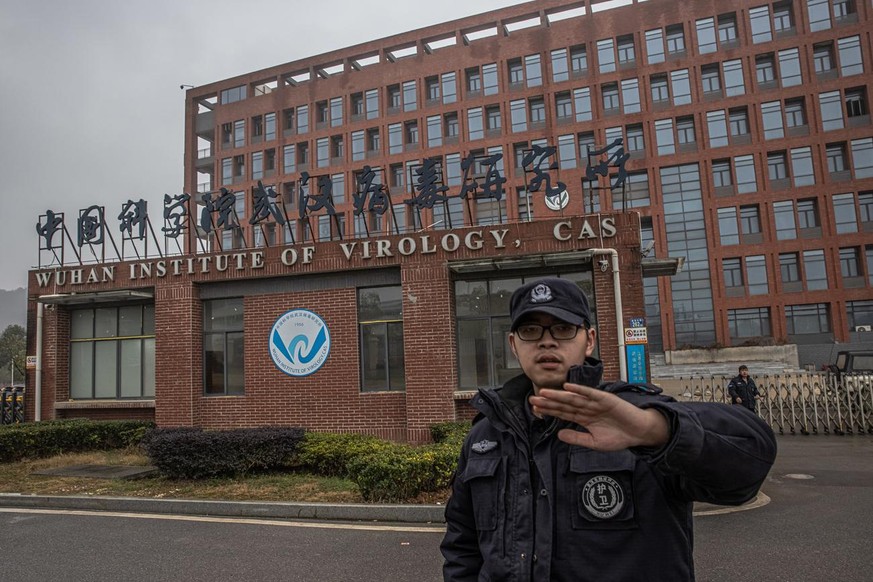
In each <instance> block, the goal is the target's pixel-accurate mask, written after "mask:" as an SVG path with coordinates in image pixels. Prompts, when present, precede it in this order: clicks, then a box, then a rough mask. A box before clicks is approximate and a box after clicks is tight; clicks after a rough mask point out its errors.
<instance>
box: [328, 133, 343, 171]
mask: <svg viewBox="0 0 873 582" xmlns="http://www.w3.org/2000/svg"><path fill="white" fill-rule="evenodd" d="M345 152H346V150H345V142H344V141H343V136H341V135H335V136H333V137H331V138H330V157H331V158H332V159H331V163H332V164H333V163H336V164H341V163H342V162H343V159H344V158H345V157H346V153H345Z"/></svg>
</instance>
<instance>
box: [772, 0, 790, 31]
mask: <svg viewBox="0 0 873 582" xmlns="http://www.w3.org/2000/svg"><path fill="white" fill-rule="evenodd" d="M790 2H791V0H787V1H785V2H780V3H778V4H774V5H773V30H774V31H776V33H777V34H778V33H780V32H791V31H793V30H794V13H793V11H792V9H791V3H790Z"/></svg>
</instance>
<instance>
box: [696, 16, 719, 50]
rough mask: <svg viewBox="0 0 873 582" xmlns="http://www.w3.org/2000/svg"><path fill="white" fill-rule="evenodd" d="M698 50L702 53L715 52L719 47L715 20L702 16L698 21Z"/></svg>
mask: <svg viewBox="0 0 873 582" xmlns="http://www.w3.org/2000/svg"><path fill="white" fill-rule="evenodd" d="M696 26H697V50H698V51H699V52H700V54H702V55H703V54H707V53H714V52H715V51H716V50H717V49H718V45H717V44H716V42H715V20H714V19H712V18H702V19H700V20H698V21H697V22H696Z"/></svg>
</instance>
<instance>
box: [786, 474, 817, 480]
mask: <svg viewBox="0 0 873 582" xmlns="http://www.w3.org/2000/svg"><path fill="white" fill-rule="evenodd" d="M785 478H786V479H799V480H807V479H815V477H813V476H812V475H806V474H805V473H789V474H787V475H785Z"/></svg>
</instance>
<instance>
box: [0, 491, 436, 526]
mask: <svg viewBox="0 0 873 582" xmlns="http://www.w3.org/2000/svg"><path fill="white" fill-rule="evenodd" d="M0 507H27V508H32V509H76V510H86V511H89V510H90V511H116V512H129V513H160V514H172V515H206V516H221V517H251V518H273V519H324V520H340V521H385V522H398V523H443V522H444V521H445V518H444V516H443V512H444V510H445V508H444V507H443V506H442V505H388V504H363V503H361V504H352V503H347V504H332V503H281V502H254V501H203V500H186V499H145V498H140V497H91V496H84V495H70V496H44V495H21V494H17V493H0Z"/></svg>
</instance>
